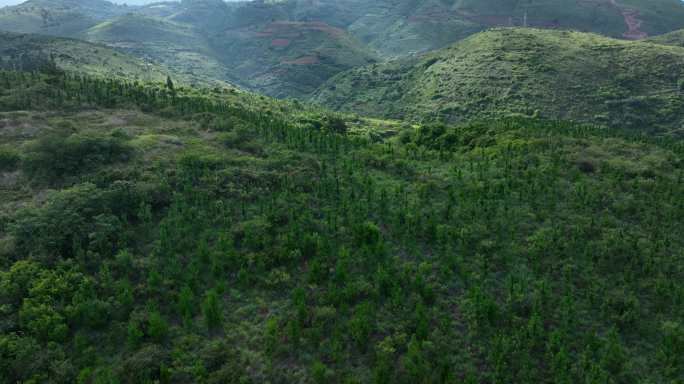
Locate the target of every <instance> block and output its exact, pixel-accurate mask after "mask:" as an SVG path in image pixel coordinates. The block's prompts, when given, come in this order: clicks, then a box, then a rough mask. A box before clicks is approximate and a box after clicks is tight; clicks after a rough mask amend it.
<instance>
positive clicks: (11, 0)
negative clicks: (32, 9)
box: [0, 0, 161, 7]
mask: <svg viewBox="0 0 684 384" xmlns="http://www.w3.org/2000/svg"><path fill="white" fill-rule="evenodd" d="M24 1H26V0H0V7H4V6H6V5H15V4H20V3H23V2H24ZM110 1H111V0H110ZM159 1H161V0H114V1H112V3H118V4H124V3H127V4H131V5H133V4H135V5H141V4H147V3H155V2H159Z"/></svg>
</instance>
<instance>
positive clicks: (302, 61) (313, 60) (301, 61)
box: [282, 56, 321, 65]
mask: <svg viewBox="0 0 684 384" xmlns="http://www.w3.org/2000/svg"><path fill="white" fill-rule="evenodd" d="M320 62H321V60H320V59H319V58H318V57H317V56H302V57H300V58H298V59H295V60H289V61H283V62H282V64H288V65H314V64H318V63H320Z"/></svg>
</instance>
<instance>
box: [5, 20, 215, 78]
mask: <svg viewBox="0 0 684 384" xmlns="http://www.w3.org/2000/svg"><path fill="white" fill-rule="evenodd" d="M0 69H16V70H26V71H32V70H44V69H53V70H57V69H59V70H65V71H69V72H75V73H81V74H85V75H90V76H97V77H106V78H120V79H126V80H143V81H153V82H158V81H163V80H164V79H166V76H167V74H169V73H172V72H171V71H170V70H168V69H167V68H164V67H161V66H159V65H155V64H153V63H151V62H149V61H146V60H144V59H139V58H137V57H135V56H131V55H128V54H125V53H122V52H119V51H116V50H114V49H111V48H108V47H106V46H104V45H100V44H91V43H87V42H84V41H79V40H74V39H65V38H57V37H48V36H40V35H31V34H15V33H10V32H0ZM173 75H174V76H177V77H179V80H182V81H183V82H184V83H190V80H189V79H187V78H186V77H183V76H180V75H176V74H175V73H173ZM214 83H219V82H214ZM205 84H206V83H205Z"/></svg>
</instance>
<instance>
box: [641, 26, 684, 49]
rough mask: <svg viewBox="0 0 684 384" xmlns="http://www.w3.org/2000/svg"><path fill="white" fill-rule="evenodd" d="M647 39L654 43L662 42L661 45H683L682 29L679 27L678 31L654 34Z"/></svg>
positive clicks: (683, 34)
mask: <svg viewBox="0 0 684 384" xmlns="http://www.w3.org/2000/svg"><path fill="white" fill-rule="evenodd" d="M648 41H651V42H653V43H656V44H663V45H674V46H677V47H684V29H680V30H678V31H673V32H670V33H666V34H664V35H660V36H655V37H652V38H650V39H648Z"/></svg>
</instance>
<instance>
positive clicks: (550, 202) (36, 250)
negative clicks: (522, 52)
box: [0, 73, 684, 383]
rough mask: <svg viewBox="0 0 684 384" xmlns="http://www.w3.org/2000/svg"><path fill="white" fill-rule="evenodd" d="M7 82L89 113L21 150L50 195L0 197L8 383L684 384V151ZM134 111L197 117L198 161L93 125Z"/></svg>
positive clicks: (562, 133)
mask: <svg viewBox="0 0 684 384" xmlns="http://www.w3.org/2000/svg"><path fill="white" fill-rule="evenodd" d="M2 82H4V83H5V84H8V87H7V88H5V89H10V91H9V92H5V91H3V93H0V109H2V110H32V111H35V113H38V112H39V111H41V110H45V109H49V110H51V111H59V113H60V114H62V116H63V117H62V118H63V119H66V120H70V121H72V122H73V125H72V127H73V132H68V133H61V134H58V135H57V136H55V133H54V132H38V133H36V134H34V135H33V136H30V135H29V136H28V137H22V138H21V139H17V140H18V141H17V145H16V146H15V147H17V148H18V149H17V150H16V151H15V150H10V149H7V150H3V151H5V152H2V153H7V154H6V155H2V157H0V158H2V159H5V160H2V161H3V162H2V163H1V164H11V166H8V167H7V168H6V169H10V170H20V176H19V177H21V178H22V180H26V181H27V182H30V188H33V189H32V190H30V191H28V192H27V191H24V192H23V193H19V192H17V191H19V190H21V189H22V188H28V187H22V185H24V184H20V183H17V184H14V186H12V185H10V186H7V187H3V189H2V190H0V193H2V195H1V196H2V197H3V199H4V201H5V202H4V203H3V206H2V211H1V212H2V214H1V215H0V218H1V219H2V221H0V223H2V225H0V245H1V247H0V251H1V252H3V253H2V255H1V258H0V260H1V263H0V264H1V265H2V271H1V272H0V377H3V378H5V380H6V382H17V381H23V382H82V383H91V382H92V383H117V382H121V383H142V382H155V381H158V382H162V383H167V382H168V383H180V382H206V383H246V382H255V383H257V382H265V381H270V382H316V383H321V382H333V383H354V382H359V383H360V382H375V383H395V382H399V383H433V382H435V383H452V382H466V383H476V382H484V383H510V382H529V383H575V382H586V383H632V382H671V383H676V382H678V381H681V380H682V379H683V378H684V369H682V367H684V362H683V361H682V356H684V354H683V353H682V349H683V348H684V323H682V320H681V319H682V318H683V317H684V289H683V288H682V286H681V284H680V281H681V280H682V278H684V271H683V270H682V267H681V266H682V261H683V260H682V257H684V239H682V237H681V233H682V231H683V230H684V228H683V226H684V225H683V222H682V220H681V217H682V215H683V214H684V201H683V200H682V199H681V196H682V195H683V194H684V169H683V166H684V163H683V162H682V155H683V154H684V146H683V145H682V143H681V142H680V141H677V140H674V139H668V138H660V139H655V138H650V137H646V136H636V135H629V136H628V135H625V134H623V133H619V132H615V131H611V130H606V129H602V128H599V127H593V126H584V125H577V124H572V123H564V122H555V121H539V120H533V119H513V120H500V121H490V122H479V123H470V124H464V125H460V126H447V125H425V126H420V127H410V126H406V127H404V128H402V129H401V132H399V134H398V135H397V136H396V137H393V138H387V139H378V138H377V136H374V135H373V136H372V139H371V136H369V135H363V134H354V133H348V132H346V131H347V129H346V127H347V122H345V121H344V120H340V118H335V117H331V118H328V119H322V118H320V117H319V115H316V114H314V113H312V114H311V116H310V117H309V118H306V119H304V118H302V117H301V116H299V117H297V118H290V116H288V113H284V112H282V111H278V110H276V108H274V106H272V105H267V104H265V103H266V101H264V105H265V106H263V107H257V106H255V104H254V103H256V101H251V102H250V103H251V104H250V103H246V104H243V105H240V104H238V103H233V102H226V101H225V100H224V99H222V98H221V96H220V95H218V96H198V95H193V94H185V93H183V92H182V91H179V92H178V93H177V94H176V93H170V92H168V91H167V90H164V89H162V88H158V87H151V86H147V85H144V84H131V83H121V82H112V81H102V80H93V79H87V78H80V77H71V76H63V75H50V76H47V75H42V74H33V75H27V74H17V73H2V74H1V75H0V83H2ZM247 104H249V105H251V107H247V106H246V105H247ZM132 105H137V106H139V107H140V108H141V110H142V111H146V113H147V114H150V115H155V114H161V115H163V116H164V118H165V119H168V120H164V121H165V122H166V123H167V124H171V122H173V121H176V122H178V121H179V120H180V121H181V123H180V124H179V127H185V128H174V129H170V130H168V131H165V132H166V135H167V136H168V135H170V134H174V135H176V136H174V141H172V144H171V145H174V146H175V147H177V149H174V150H173V151H170V150H169V151H167V152H163V153H161V154H159V153H154V150H153V149H150V148H154V147H152V146H149V140H151V138H152V137H160V136H161V135H158V134H157V133H155V132H152V131H151V130H149V129H147V128H144V127H143V128H140V127H138V126H136V125H135V124H134V123H130V126H127V125H125V124H124V125H122V126H121V127H120V128H121V129H122V130H124V131H125V132H118V131H117V132H114V131H112V132H99V133H97V134H95V133H93V131H96V130H97V127H88V126H85V124H82V125H79V120H78V117H77V116H78V113H77V112H76V111H77V110H78V109H79V108H85V107H88V108H91V109H95V110H102V108H109V109H107V110H106V111H109V112H111V113H114V111H116V110H117V108H131V107H132ZM269 111H270V112H269ZM55 113H57V112H55ZM137 113H142V112H137ZM141 120H142V119H141ZM343 128H344V129H343ZM154 135H157V136H154ZM52 140H57V142H59V143H62V144H63V145H60V146H59V148H60V150H59V151H57V150H55V149H54V148H53V141H52ZM60 140H61V141H60ZM166 140H168V141H170V139H168V138H166ZM176 142H177V143H176ZM143 144H144V145H143ZM151 156H154V157H151ZM6 159H9V160H6ZM81 159H89V160H88V161H83V160H81ZM150 159H153V160H150ZM150 162H151V163H150ZM2 172H5V173H6V172H7V171H5V170H3V171H2ZM3 174H4V173H3ZM45 186H50V187H51V188H54V189H53V190H47V189H45V188H46V187H45Z"/></svg>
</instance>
